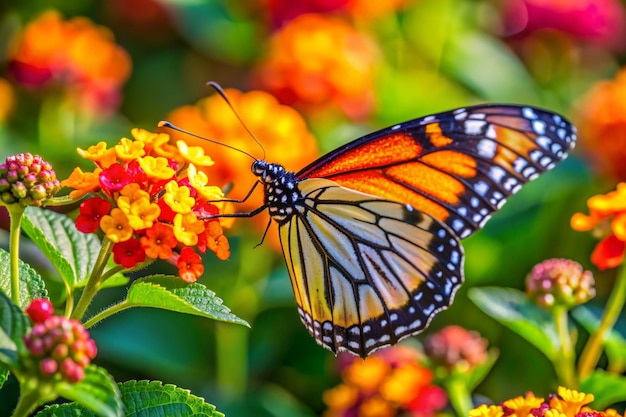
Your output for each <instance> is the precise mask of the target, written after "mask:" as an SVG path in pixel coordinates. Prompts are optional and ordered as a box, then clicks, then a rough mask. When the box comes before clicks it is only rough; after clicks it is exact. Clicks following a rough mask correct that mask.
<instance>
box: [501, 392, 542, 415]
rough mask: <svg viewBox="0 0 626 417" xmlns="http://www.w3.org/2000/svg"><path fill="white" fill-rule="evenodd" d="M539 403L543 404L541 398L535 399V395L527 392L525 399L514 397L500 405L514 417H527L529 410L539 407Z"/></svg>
mask: <svg viewBox="0 0 626 417" xmlns="http://www.w3.org/2000/svg"><path fill="white" fill-rule="evenodd" d="M541 403H543V398H537V397H535V394H533V393H532V392H529V393H528V394H526V396H525V397H522V396H519V397H515V398H513V399H510V400H507V401H505V402H504V403H502V404H503V405H504V406H505V407H507V408H510V409H511V410H513V414H514V415H515V416H516V417H527V416H528V415H529V414H530V410H532V409H533V408H537V407H539V406H540V405H541Z"/></svg>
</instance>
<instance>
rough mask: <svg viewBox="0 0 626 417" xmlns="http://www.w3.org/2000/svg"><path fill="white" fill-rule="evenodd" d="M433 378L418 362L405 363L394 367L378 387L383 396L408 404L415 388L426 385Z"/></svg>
mask: <svg viewBox="0 0 626 417" xmlns="http://www.w3.org/2000/svg"><path fill="white" fill-rule="evenodd" d="M432 379H433V375H432V371H431V370H430V369H428V368H425V367H422V366H420V365H418V364H416V363H415V364H413V363H411V364H406V365H404V366H402V367H400V368H396V369H394V370H393V371H391V373H390V374H389V376H388V377H387V378H386V379H385V381H384V382H383V383H382V385H381V387H380V394H381V396H382V397H383V398H385V399H387V400H389V401H391V402H394V403H399V404H408V403H409V402H410V401H411V400H412V399H413V398H415V391H416V388H418V387H421V386H426V385H428V384H429V383H430V382H431V381H432Z"/></svg>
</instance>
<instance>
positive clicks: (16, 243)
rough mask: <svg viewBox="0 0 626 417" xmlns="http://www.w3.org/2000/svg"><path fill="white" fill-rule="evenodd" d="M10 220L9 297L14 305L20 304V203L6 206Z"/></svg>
mask: <svg viewBox="0 0 626 417" xmlns="http://www.w3.org/2000/svg"><path fill="white" fill-rule="evenodd" d="M6 208H7V210H8V212H9V217H10V220H11V226H10V229H9V230H10V234H9V254H10V255H9V256H10V263H11V265H10V267H11V299H12V300H13V302H14V303H15V304H16V305H20V268H19V265H20V264H19V260H20V230H21V225H22V217H23V216H24V211H25V210H26V208H25V207H22V206H21V205H20V204H11V205H8V206H6Z"/></svg>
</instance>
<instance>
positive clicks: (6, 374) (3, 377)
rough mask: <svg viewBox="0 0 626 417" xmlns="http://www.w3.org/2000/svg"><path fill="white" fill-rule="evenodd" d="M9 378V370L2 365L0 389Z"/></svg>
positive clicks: (0, 368)
mask: <svg viewBox="0 0 626 417" xmlns="http://www.w3.org/2000/svg"><path fill="white" fill-rule="evenodd" d="M8 378H9V370H8V369H7V368H5V367H3V366H2V365H0V389H2V386H3V385H4V383H5V382H6V381H7V379H8Z"/></svg>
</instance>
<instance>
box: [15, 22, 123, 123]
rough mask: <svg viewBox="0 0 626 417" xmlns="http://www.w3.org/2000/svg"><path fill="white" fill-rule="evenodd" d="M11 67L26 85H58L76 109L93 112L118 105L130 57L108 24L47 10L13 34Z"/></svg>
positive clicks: (16, 78)
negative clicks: (66, 17) (95, 23)
mask: <svg viewBox="0 0 626 417" xmlns="http://www.w3.org/2000/svg"><path fill="white" fill-rule="evenodd" d="M9 70H10V72H11V74H12V75H13V78H14V79H15V80H16V81H17V82H18V83H20V84H22V85H24V86H26V87H34V88H36V87H41V86H43V85H49V84H51V83H54V84H57V85H61V86H62V87H64V88H66V89H67V91H68V93H69V94H70V97H71V98H72V99H73V100H75V102H76V103H75V105H76V108H77V109H81V110H87V111H91V112H93V113H94V114H95V113H101V112H103V111H110V110H113V109H115V108H116V107H117V105H118V101H119V95H120V89H121V86H122V84H123V83H124V82H125V81H126V80H127V79H128V77H129V75H130V71H131V61H130V57H129V55H128V54H127V53H126V51H125V50H124V49H122V48H121V47H120V46H119V45H117V44H116V43H115V41H114V38H113V34H112V33H111V32H110V31H109V30H108V29H106V28H104V27H102V26H96V25H94V24H93V22H91V21H90V20H89V19H86V18H83V17H75V18H72V19H69V20H63V19H62V17H61V15H60V14H59V13H58V12H56V11H48V12H45V13H44V14H42V15H41V16H39V17H38V18H37V19H35V20H34V21H32V22H31V23H29V24H28V25H26V27H25V28H24V30H23V31H22V32H20V33H19V34H18V35H17V36H16V38H15V39H13V41H12V45H11V48H10V53H9Z"/></svg>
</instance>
